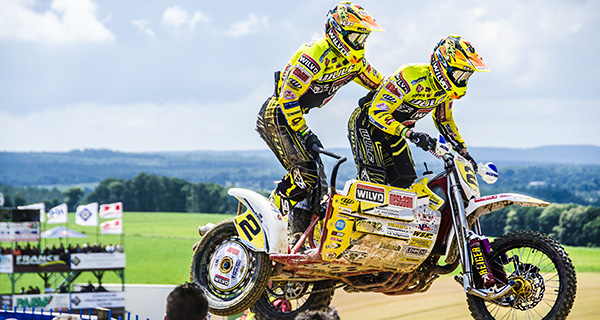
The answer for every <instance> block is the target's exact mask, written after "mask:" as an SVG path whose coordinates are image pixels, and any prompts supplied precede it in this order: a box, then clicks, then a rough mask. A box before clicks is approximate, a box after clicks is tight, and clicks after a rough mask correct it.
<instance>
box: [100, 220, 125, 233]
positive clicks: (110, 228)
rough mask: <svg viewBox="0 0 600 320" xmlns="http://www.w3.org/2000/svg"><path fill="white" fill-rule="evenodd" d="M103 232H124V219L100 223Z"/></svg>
mask: <svg viewBox="0 0 600 320" xmlns="http://www.w3.org/2000/svg"><path fill="white" fill-rule="evenodd" d="M100 233H101V234H123V220H122V219H115V220H109V221H105V222H102V223H101V224H100Z"/></svg>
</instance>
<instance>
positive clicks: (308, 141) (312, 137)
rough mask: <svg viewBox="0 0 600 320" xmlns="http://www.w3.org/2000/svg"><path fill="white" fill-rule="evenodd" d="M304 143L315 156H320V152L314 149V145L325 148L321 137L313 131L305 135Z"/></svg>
mask: <svg viewBox="0 0 600 320" xmlns="http://www.w3.org/2000/svg"><path fill="white" fill-rule="evenodd" d="M304 145H305V146H306V149H308V152H310V154H312V155H313V156H314V157H315V158H318V157H319V152H318V151H316V150H315V149H313V148H314V146H318V147H320V148H323V144H322V143H321V140H319V137H317V135H316V134H314V133H313V132H312V131H309V132H308V133H307V134H306V135H304Z"/></svg>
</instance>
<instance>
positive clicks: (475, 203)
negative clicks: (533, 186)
mask: <svg viewBox="0 0 600 320" xmlns="http://www.w3.org/2000/svg"><path fill="white" fill-rule="evenodd" d="M512 205H520V206H523V207H547V206H548V205H550V203H549V202H546V201H544V200H540V199H537V198H533V197H530V196H526V195H523V194H518V193H500V194H493V195H489V196H483V197H479V198H472V199H471V200H470V201H469V204H468V205H467V207H466V208H465V213H466V215H467V222H468V223H469V225H471V223H473V222H474V221H475V220H476V219H478V218H479V217H481V216H484V215H486V214H488V213H490V212H494V211H496V210H499V209H502V208H505V207H508V206H512Z"/></svg>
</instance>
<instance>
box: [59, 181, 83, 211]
mask: <svg viewBox="0 0 600 320" xmlns="http://www.w3.org/2000/svg"><path fill="white" fill-rule="evenodd" d="M62 193H63V195H64V196H65V203H66V204H67V206H68V207H69V208H71V210H72V211H75V210H74V209H75V208H76V207H77V205H78V204H79V200H81V198H82V197H83V194H84V192H83V189H81V188H80V187H69V188H68V189H67V190H65V191H63V192H62Z"/></svg>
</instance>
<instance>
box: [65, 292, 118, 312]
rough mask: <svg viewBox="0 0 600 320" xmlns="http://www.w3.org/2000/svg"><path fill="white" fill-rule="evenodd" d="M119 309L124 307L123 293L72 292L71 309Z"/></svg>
mask: <svg viewBox="0 0 600 320" xmlns="http://www.w3.org/2000/svg"><path fill="white" fill-rule="evenodd" d="M95 307H103V308H119V307H125V292H122V291H119V292H73V293H71V308H73V309H87V308H95Z"/></svg>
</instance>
